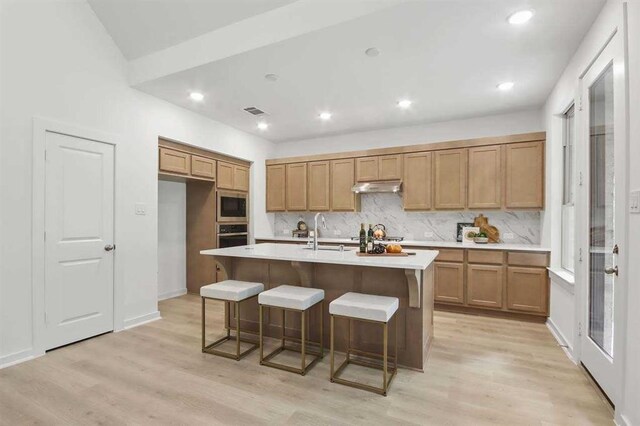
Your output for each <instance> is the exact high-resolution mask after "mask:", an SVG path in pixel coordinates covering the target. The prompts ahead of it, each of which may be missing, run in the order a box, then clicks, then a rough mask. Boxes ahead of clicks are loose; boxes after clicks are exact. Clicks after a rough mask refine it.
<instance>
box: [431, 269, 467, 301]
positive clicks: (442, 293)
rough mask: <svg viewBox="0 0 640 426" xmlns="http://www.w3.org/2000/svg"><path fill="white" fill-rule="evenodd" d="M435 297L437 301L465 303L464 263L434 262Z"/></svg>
mask: <svg viewBox="0 0 640 426" xmlns="http://www.w3.org/2000/svg"><path fill="white" fill-rule="evenodd" d="M433 268H434V269H433V270H434V285H435V288H434V294H435V296H434V298H435V300H436V301H437V302H444V303H456V304H459V305H461V304H463V303H464V265H463V264H462V263H449V262H435V263H434V267H433Z"/></svg>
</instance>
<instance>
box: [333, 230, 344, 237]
mask: <svg viewBox="0 0 640 426" xmlns="http://www.w3.org/2000/svg"><path fill="white" fill-rule="evenodd" d="M333 235H336V236H337V235H342V231H341V230H339V229H335V230H334V231H333Z"/></svg>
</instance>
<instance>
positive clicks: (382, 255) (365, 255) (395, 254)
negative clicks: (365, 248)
mask: <svg viewBox="0 0 640 426" xmlns="http://www.w3.org/2000/svg"><path fill="white" fill-rule="evenodd" d="M410 254H415V253H407V252H406V251H403V252H401V253H382V254H369V253H360V252H359V251H357V252H356V256H362V257H367V256H371V257H385V256H396V257H403V256H409V255H410Z"/></svg>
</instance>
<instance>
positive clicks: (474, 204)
mask: <svg viewBox="0 0 640 426" xmlns="http://www.w3.org/2000/svg"><path fill="white" fill-rule="evenodd" d="M468 172H469V185H468V196H467V197H468V198H467V207H469V208H470V209H499V208H501V207H502V147H500V146H499V145H493V146H481V147H477V148H469V166H468Z"/></svg>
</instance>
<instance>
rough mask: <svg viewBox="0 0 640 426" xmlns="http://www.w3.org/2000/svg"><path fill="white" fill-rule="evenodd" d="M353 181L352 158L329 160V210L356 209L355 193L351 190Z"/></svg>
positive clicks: (353, 162)
mask: <svg viewBox="0 0 640 426" xmlns="http://www.w3.org/2000/svg"><path fill="white" fill-rule="evenodd" d="M354 183H355V161H354V160H353V158H347V159H346V160H333V161H331V210H332V211H334V212H352V211H356V210H357V209H358V204H357V199H356V197H357V195H356V194H355V193H354V192H353V191H352V190H351V188H352V187H353V185H354Z"/></svg>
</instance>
